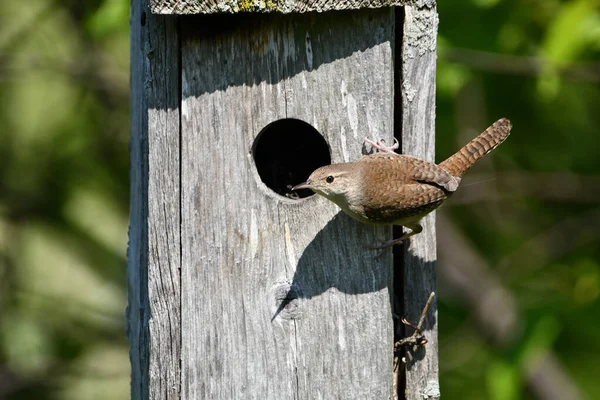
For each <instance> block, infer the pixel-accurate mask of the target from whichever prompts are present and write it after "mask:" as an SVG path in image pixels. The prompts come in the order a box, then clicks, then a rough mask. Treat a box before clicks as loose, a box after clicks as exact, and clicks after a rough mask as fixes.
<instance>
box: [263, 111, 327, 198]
mask: <svg viewBox="0 0 600 400" xmlns="http://www.w3.org/2000/svg"><path fill="white" fill-rule="evenodd" d="M252 156H253V157H254V162H255V163H256V169H257V170H258V175H259V176H260V179H261V180H262V181H263V182H264V184H265V185H267V186H268V187H269V188H270V189H271V190H273V191H274V192H275V193H277V194H279V195H281V196H285V197H289V198H292V199H298V198H303V197H308V196H311V195H312V194H313V192H312V190H310V189H302V190H298V191H296V192H292V187H294V186H295V185H298V184H300V183H302V182H304V181H306V179H308V177H309V175H310V174H311V173H312V172H313V171H314V170H315V169H317V168H319V167H322V166H323V165H328V164H331V156H330V155H329V147H328V146H327V142H325V139H324V138H323V136H321V134H320V133H319V132H317V130H316V129H315V128H313V127H312V126H310V125H309V124H307V123H306V122H303V121H300V120H298V119H291V118H287V119H281V120H279V121H275V122H272V123H270V124H269V125H267V126H266V127H264V128H263V130H262V131H261V132H260V133H259V134H258V136H257V137H256V140H254V145H253V146H252Z"/></svg>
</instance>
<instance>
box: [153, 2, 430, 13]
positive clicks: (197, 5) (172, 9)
mask: <svg viewBox="0 0 600 400" xmlns="http://www.w3.org/2000/svg"><path fill="white" fill-rule="evenodd" d="M430 1H431V0H430ZM417 2H423V0H268V1H265V0H212V1H207V0H150V8H151V9H152V12H153V13H157V14H220V13H248V12H253V13H268V12H278V13H291V12H296V13H298V12H310V11H318V12H325V11H333V10H355V9H361V8H363V9H366V8H381V7H391V6H401V5H404V4H414V3H417Z"/></svg>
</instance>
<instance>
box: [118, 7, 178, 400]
mask: <svg viewBox="0 0 600 400" xmlns="http://www.w3.org/2000/svg"><path fill="white" fill-rule="evenodd" d="M144 4H145V2H144V1H142V0H133V1H132V7H131V10H132V14H131V72H132V73H131V144H130V154H131V164H130V165H131V170H130V179H131V183H130V185H131V217H130V218H131V222H130V228H129V249H128V257H127V273H128V293H129V306H128V308H127V320H128V336H129V343H130V346H131V349H130V358H131V367H132V377H131V383H132V384H131V398H132V399H148V398H152V399H166V400H168V399H179V391H180V386H181V384H180V381H181V377H180V364H179V358H180V355H181V348H180V346H181V334H180V326H181V315H180V314H181V309H180V308H181V304H180V276H179V270H180V253H181V251H180V232H179V220H180V182H179V164H180V160H179V77H180V72H179V47H178V34H177V27H176V18H174V17H163V16H154V15H152V14H150V12H149V10H148V9H147V8H146V7H145V6H144Z"/></svg>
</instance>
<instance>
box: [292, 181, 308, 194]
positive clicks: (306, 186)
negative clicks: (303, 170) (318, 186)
mask: <svg viewBox="0 0 600 400" xmlns="http://www.w3.org/2000/svg"><path fill="white" fill-rule="evenodd" d="M300 189H312V184H311V182H310V180H308V181H306V182H302V183H301V184H299V185H296V186H294V187H293V188H292V191H293V192H295V191H296V190H300Z"/></svg>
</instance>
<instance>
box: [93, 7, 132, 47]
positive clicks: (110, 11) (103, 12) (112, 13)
mask: <svg viewBox="0 0 600 400" xmlns="http://www.w3.org/2000/svg"><path fill="white" fill-rule="evenodd" d="M128 22H129V2H128V1H124V0H105V1H104V2H102V4H101V6H100V7H99V8H98V10H97V11H96V12H95V13H94V14H93V15H92V16H91V17H90V18H89V20H88V22H87V30H88V31H89V32H90V34H91V35H92V36H93V37H94V38H96V39H101V38H103V37H105V36H108V35H111V34H113V33H114V32H118V31H119V30H120V29H121V28H122V27H123V26H125V25H126V24H127V23H128Z"/></svg>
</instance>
